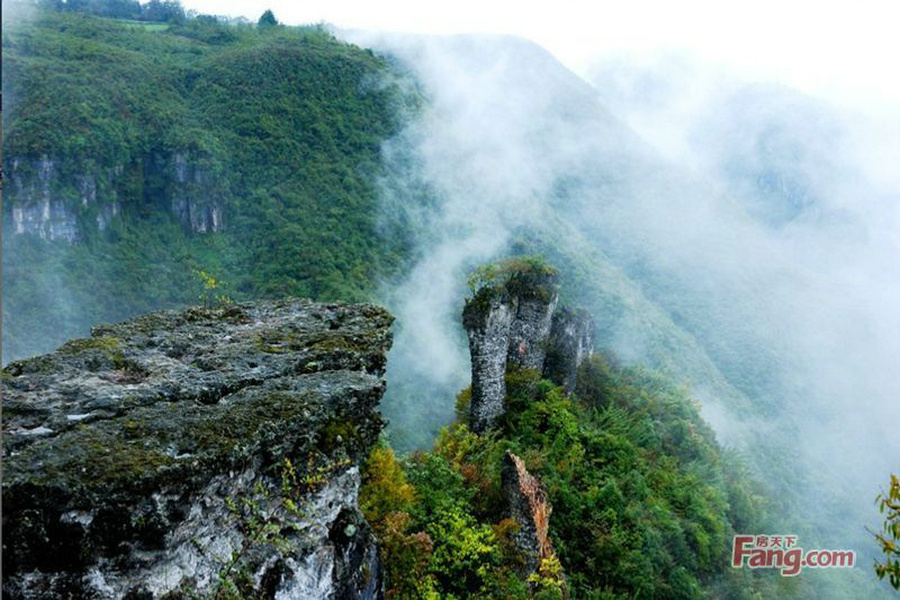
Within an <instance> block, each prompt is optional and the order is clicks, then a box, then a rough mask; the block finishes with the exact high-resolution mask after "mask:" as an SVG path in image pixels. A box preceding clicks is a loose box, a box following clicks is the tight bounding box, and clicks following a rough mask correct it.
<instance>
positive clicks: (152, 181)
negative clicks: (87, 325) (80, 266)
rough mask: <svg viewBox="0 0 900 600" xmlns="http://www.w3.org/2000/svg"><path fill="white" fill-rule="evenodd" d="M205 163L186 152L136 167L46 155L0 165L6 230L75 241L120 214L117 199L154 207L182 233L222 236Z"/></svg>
mask: <svg viewBox="0 0 900 600" xmlns="http://www.w3.org/2000/svg"><path fill="white" fill-rule="evenodd" d="M208 162H209V161H207V160H204V159H202V158H199V157H196V156H191V155H189V154H188V153H185V152H175V153H150V154H148V155H147V156H144V157H142V158H139V159H137V161H136V162H135V163H134V164H131V165H128V166H127V167H126V165H123V164H119V165H116V166H112V167H100V166H97V165H94V164H93V163H89V164H83V165H76V164H73V161H72V160H63V159H58V158H52V157H49V156H41V157H39V158H18V157H16V158H11V159H9V160H7V161H5V162H4V164H5V172H6V173H7V175H8V178H9V184H8V185H7V186H6V187H5V189H4V200H5V205H6V206H9V212H8V213H7V215H8V219H9V221H8V222H9V223H10V231H11V233H13V234H14V235H22V234H27V235H33V236H37V237H40V238H42V239H46V240H57V241H63V242H67V243H70V244H71V243H76V242H78V241H79V240H81V239H83V238H84V237H86V234H88V233H89V231H88V229H92V230H96V231H104V230H106V229H107V227H109V225H110V223H111V222H112V221H113V219H115V218H116V217H118V216H119V215H120V214H121V213H122V202H121V200H120V197H128V198H130V199H131V202H132V203H135V202H138V203H144V202H146V203H150V204H153V203H158V204H159V205H160V207H161V208H163V209H164V210H167V211H170V212H171V213H172V215H173V216H174V217H175V218H176V219H177V220H178V222H179V223H181V225H182V226H183V227H184V228H185V230H188V231H191V232H193V233H209V232H215V231H221V230H222V229H223V228H224V227H225V223H224V208H225V204H226V197H227V193H226V191H225V190H224V189H223V187H222V186H221V185H220V183H219V181H218V178H217V177H216V175H215V169H214V168H213V166H212V165H210V164H207V163H208Z"/></svg>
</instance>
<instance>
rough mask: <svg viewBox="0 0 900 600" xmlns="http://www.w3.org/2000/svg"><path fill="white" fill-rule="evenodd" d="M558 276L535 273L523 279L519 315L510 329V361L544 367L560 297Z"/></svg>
mask: <svg viewBox="0 0 900 600" xmlns="http://www.w3.org/2000/svg"><path fill="white" fill-rule="evenodd" d="M557 281H558V276H557V275H556V274H555V273H552V274H540V275H532V276H531V277H529V280H528V281H526V282H519V285H518V286H517V287H518V289H519V290H520V293H519V296H518V298H517V299H518V302H517V307H516V315H515V318H514V319H513V322H512V325H511V326H510V331H509V350H508V356H507V360H508V361H511V362H514V363H516V364H518V365H519V366H521V367H524V368H526V369H538V370H540V369H542V368H543V366H544V356H545V355H546V351H547V346H546V340H547V336H548V335H549V334H550V325H551V320H552V317H553V311H554V310H556V303H557V300H558V299H559V289H558V285H557Z"/></svg>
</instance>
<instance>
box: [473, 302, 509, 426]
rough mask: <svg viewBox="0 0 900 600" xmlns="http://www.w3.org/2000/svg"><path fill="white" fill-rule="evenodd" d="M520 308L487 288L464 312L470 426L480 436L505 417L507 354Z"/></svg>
mask: <svg viewBox="0 0 900 600" xmlns="http://www.w3.org/2000/svg"><path fill="white" fill-rule="evenodd" d="M517 308H518V302H517V299H516V298H511V297H510V296H509V295H508V294H506V293H503V292H499V293H498V292H497V291H496V290H493V289H490V288H484V289H482V290H480V291H479V293H478V294H476V296H475V297H474V298H473V299H472V300H470V301H469V302H467V303H466V307H465V309H464V310H463V325H464V326H465V328H466V332H467V333H468V336H469V352H470V354H471V359H472V406H471V411H472V412H471V427H472V430H473V431H475V432H477V433H481V432H483V431H485V430H486V429H488V428H489V427H490V426H491V425H492V424H493V423H494V421H495V420H496V419H497V417H499V416H500V415H502V414H503V401H504V396H506V380H505V377H504V376H505V374H506V355H507V349H508V347H509V333H510V327H511V326H512V323H513V318H514V317H515V314H516V310H517Z"/></svg>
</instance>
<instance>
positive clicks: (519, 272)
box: [467, 256, 558, 296]
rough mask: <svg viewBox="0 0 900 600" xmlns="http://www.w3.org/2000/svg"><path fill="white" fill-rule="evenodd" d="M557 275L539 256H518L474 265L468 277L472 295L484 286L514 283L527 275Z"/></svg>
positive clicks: (553, 268) (501, 285)
mask: <svg viewBox="0 0 900 600" xmlns="http://www.w3.org/2000/svg"><path fill="white" fill-rule="evenodd" d="M556 275H558V271H557V270H556V268H555V267H553V266H552V265H550V264H549V263H548V262H547V261H546V260H544V259H543V258H542V257H541V256H518V257H513V258H507V259H504V260H502V261H499V262H496V263H489V264H486V265H481V266H479V267H476V268H475V269H474V270H473V271H472V272H471V273H469V277H468V281H467V282H468V285H469V291H470V292H472V295H473V296H474V295H475V294H477V293H478V291H479V290H481V289H483V288H485V287H498V288H499V287H503V286H510V285H515V282H516V281H518V280H520V279H524V278H529V277H547V276H550V277H553V276H556Z"/></svg>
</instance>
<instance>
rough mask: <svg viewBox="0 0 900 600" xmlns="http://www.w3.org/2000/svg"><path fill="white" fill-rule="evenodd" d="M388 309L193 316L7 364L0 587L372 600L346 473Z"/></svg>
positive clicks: (325, 307)
mask: <svg viewBox="0 0 900 600" xmlns="http://www.w3.org/2000/svg"><path fill="white" fill-rule="evenodd" d="M392 320H393V318H392V317H391V316H390V315H389V314H388V313H387V312H386V311H385V310H384V309H382V308H380V307H377V306H374V305H369V304H362V305H345V304H317V303H312V302H309V301H305V300H286V301H274V302H258V303H245V304H237V305H233V306H229V307H223V308H215V309H212V308H192V309H188V310H185V311H181V312H175V311H168V312H158V313H152V314H149V315H145V316H141V317H138V318H135V319H132V320H129V321H125V322H123V323H120V324H117V325H110V326H100V327H95V328H94V329H93V330H92V334H91V337H90V338H88V339H84V340H74V341H71V342H68V343H66V344H65V345H63V346H62V347H61V348H60V349H59V350H57V351H56V352H54V353H52V354H48V355H45V356H40V357H37V358H33V359H28V360H24V361H19V362H15V363H12V364H10V365H8V366H7V368H5V369H4V370H3V372H2V377H3V390H4V402H3V411H4V415H3V416H4V419H3V437H4V445H3V465H4V477H3V533H4V535H3V573H4V581H3V596H4V598H10V599H11V600H15V599H20V598H21V599H24V598H66V597H79V598H80V597H89V598H129V599H135V600H136V599H156V598H166V599H168V600H174V599H176V598H188V597H190V598H195V597H201V598H207V597H217V596H218V595H219V594H221V593H223V592H224V591H228V590H233V591H239V592H240V593H242V594H245V595H248V596H249V595H251V594H252V595H253V597H262V598H312V597H316V598H379V597H381V588H382V583H381V577H380V573H381V565H380V563H379V559H378V553H377V548H376V545H375V539H374V537H373V535H372V533H371V530H370V528H369V526H368V524H367V523H366V522H365V519H364V518H363V517H362V515H361V513H360V512H359V510H358V508H357V493H358V488H359V469H358V464H359V463H360V461H361V460H364V458H365V456H367V455H368V453H369V451H370V449H371V448H372V446H373V444H374V443H375V441H376V439H377V437H378V434H379V432H380V431H381V429H382V426H383V423H382V421H381V418H380V416H379V414H378V413H377V411H376V408H377V405H378V402H379V401H380V399H381V396H382V394H383V392H384V381H383V380H382V378H381V376H382V374H383V372H384V367H385V360H386V359H385V355H386V352H387V350H388V349H389V347H390V343H391V333H390V331H389V327H390V324H391V322H392Z"/></svg>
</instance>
